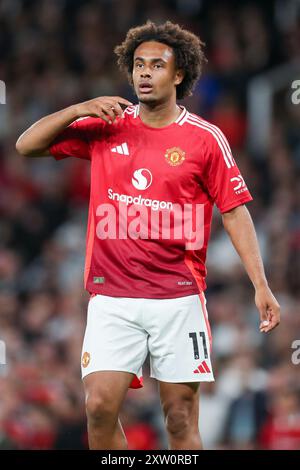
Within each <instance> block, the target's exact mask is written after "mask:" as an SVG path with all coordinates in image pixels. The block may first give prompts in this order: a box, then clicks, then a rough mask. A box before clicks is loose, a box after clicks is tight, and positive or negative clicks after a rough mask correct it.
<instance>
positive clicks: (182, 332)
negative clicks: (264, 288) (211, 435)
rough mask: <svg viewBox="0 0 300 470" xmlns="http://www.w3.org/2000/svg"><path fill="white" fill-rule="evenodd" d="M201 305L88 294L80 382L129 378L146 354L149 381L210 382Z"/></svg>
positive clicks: (138, 376)
mask: <svg viewBox="0 0 300 470" xmlns="http://www.w3.org/2000/svg"><path fill="white" fill-rule="evenodd" d="M205 304H206V299H205V296H204V294H203V292H201V293H200V294H199V295H197V294H195V295H189V296H185V297H178V298H172V299H144V298H132V297H110V296H106V295H100V294H97V295H95V294H93V295H92V296H91V299H90V301H89V305H88V315H87V325H86V331H85V336H84V341H83V348H82V360H81V367H82V378H84V377H85V376H86V375H88V374H91V373H92V372H99V371H104V370H106V371H107V370H112V371H124V372H130V373H132V374H134V375H135V377H134V379H133V381H132V383H131V385H130V387H131V388H139V387H141V386H142V380H143V379H142V366H143V364H144V362H145V360H146V357H147V355H148V353H149V355H150V376H151V377H153V378H155V379H157V380H160V381H163V382H174V383H181V382H184V383H185V382H212V381H214V376H213V371H212V365H211V358H210V355H211V332H210V326H209V321H208V316H207V311H206V305H205Z"/></svg>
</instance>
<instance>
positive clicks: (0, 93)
mask: <svg viewBox="0 0 300 470" xmlns="http://www.w3.org/2000/svg"><path fill="white" fill-rule="evenodd" d="M0 104H6V86H5V83H4V82H3V81H2V80H0Z"/></svg>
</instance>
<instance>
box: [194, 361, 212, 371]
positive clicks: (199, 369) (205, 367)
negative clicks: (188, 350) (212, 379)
mask: <svg viewBox="0 0 300 470" xmlns="http://www.w3.org/2000/svg"><path fill="white" fill-rule="evenodd" d="M209 373H210V368H209V367H208V365H207V364H206V362H205V361H203V362H201V364H200V366H198V367H197V369H195V370H194V374H209Z"/></svg>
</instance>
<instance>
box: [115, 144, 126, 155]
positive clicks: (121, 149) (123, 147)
mask: <svg viewBox="0 0 300 470" xmlns="http://www.w3.org/2000/svg"><path fill="white" fill-rule="evenodd" d="M111 151H112V152H113V153H118V154H119V155H129V150H128V145H127V143H126V142H123V144H121V145H117V146H116V147H113V148H112V149H111Z"/></svg>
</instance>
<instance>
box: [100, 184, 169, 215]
mask: <svg viewBox="0 0 300 470" xmlns="http://www.w3.org/2000/svg"><path fill="white" fill-rule="evenodd" d="M108 198H109V199H112V200H113V201H120V202H124V203H125V204H126V205H127V206H129V205H130V204H137V205H139V206H140V205H145V206H146V207H151V208H152V209H153V210H154V211H156V210H159V209H172V206H173V204H172V202H170V201H158V200H157V199H146V198H143V197H142V195H141V194H140V195H139V196H135V197H133V196H130V195H128V194H119V193H114V192H113V190H112V189H111V188H109V189H108Z"/></svg>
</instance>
